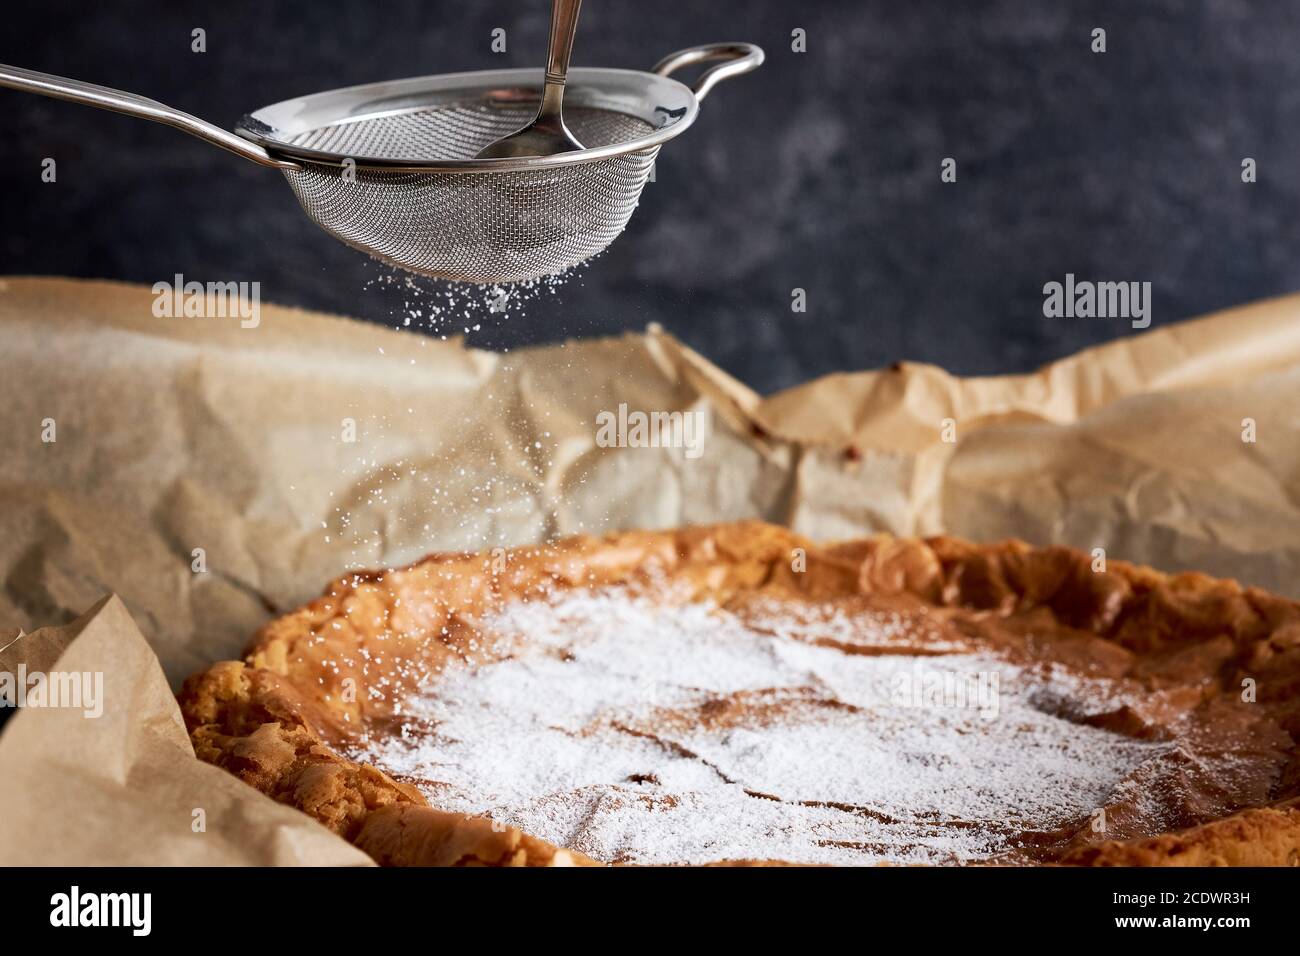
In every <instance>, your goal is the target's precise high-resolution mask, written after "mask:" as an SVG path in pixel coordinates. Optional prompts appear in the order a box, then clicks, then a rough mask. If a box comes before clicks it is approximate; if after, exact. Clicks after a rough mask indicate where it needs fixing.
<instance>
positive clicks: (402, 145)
mask: <svg viewBox="0 0 1300 956" xmlns="http://www.w3.org/2000/svg"><path fill="white" fill-rule="evenodd" d="M535 112H536V104H535V103H532V104H529V103H520V104H511V105H510V106H506V107H500V106H486V105H483V104H472V105H462V106H444V107H437V108H428V109H421V110H412V111H408V112H403V113H395V114H390V115H385V116H377V117H371V118H366V119H362V120H354V121H350V122H347V123H341V124H338V125H334V126H325V127H321V128H319V129H316V130H311V131H309V132H306V133H303V134H301V135H300V136H298V137H296V138H294V139H293V140H292V141H291V142H292V144H293V145H295V146H300V147H304V148H310V149H316V150H320V151H323V152H330V153H335V154H339V155H343V156H366V157H374V158H382V159H410V158H412V157H419V158H420V159H424V160H429V161H433V160H453V159H472V158H474V156H475V155H476V154H477V153H478V151H479V150H480V149H482V148H483V147H484V146H487V145H488V144H489V143H491V142H493V141H495V140H497V139H499V138H500V137H502V136H504V135H506V134H508V133H511V132H513V131H514V130H516V129H519V128H520V127H521V126H523V125H524V124H526V123H527V122H528V121H529V120H531V119H532V118H533V115H534V114H535ZM565 121H566V122H567V123H568V125H569V128H570V129H571V130H572V131H573V134H574V135H575V136H576V137H577V138H578V141H579V142H581V143H582V144H583V145H584V146H586V147H588V148H594V147H599V146H609V145H616V144H618V143H624V142H628V141H629V140H632V139H637V138H639V137H641V136H644V135H646V134H647V133H649V132H651V131H652V129H653V127H651V125H650V124H649V123H646V122H645V121H644V120H641V119H638V118H636V117H634V116H628V115H626V114H623V113H618V112H615V111H612V110H602V109H594V108H571V109H567V110H565ZM657 152H658V148H657V147H652V148H650V149H646V150H642V151H640V152H636V153H625V154H622V155H618V156H612V157H608V158H606V159H600V160H595V161H593V162H589V163H578V164H573V165H567V166H555V167H550V168H546V169H535V170H522V171H511V172H492V171H473V172H458V173H439V172H427V173H425V172H385V171H382V170H375V169H370V168H357V169H355V170H354V171H353V173H352V175H351V176H350V177H349V176H345V175H344V173H343V170H342V169H341V168H340V167H334V166H326V165H321V164H308V163H304V168H303V169H302V170H290V171H286V172H285V177H286V178H287V179H288V180H289V184H290V186H291V187H292V188H293V191H294V194H295V195H296V196H297V197H298V201H299V202H300V203H301V204H302V207H303V209H304V211H305V212H306V213H307V215H309V216H311V217H312V219H314V220H315V221H316V222H317V223H318V224H319V225H320V226H321V227H322V228H324V229H325V230H326V231H328V232H329V233H331V234H332V235H334V236H336V237H337V238H339V239H341V240H342V241H344V242H346V243H347V244H348V245H351V246H354V247H356V248H358V249H361V250H362V251H364V252H368V253H369V254H370V255H372V256H375V257H376V258H378V259H381V260H383V261H384V262H387V263H390V264H391V265H395V266H398V267H399V268H402V269H407V270H409V271H412V272H417V273H421V274H423V275H429V276H434V277H437V278H442V279H454V280H457V281H462V282H479V283H497V282H501V283H505V282H518V281H522V280H525V279H531V278H536V277H538V276H542V275H548V274H551V273H554V272H559V271H561V270H563V269H566V268H568V267H569V266H572V265H576V264H577V263H579V262H582V261H583V260H585V259H587V258H589V257H591V256H593V255H595V254H596V253H597V252H600V251H601V250H602V249H604V248H605V247H606V246H607V245H609V243H610V242H612V241H613V240H614V238H615V237H616V236H617V235H618V234H619V233H620V232H622V231H623V227H624V226H625V225H626V224H627V221H628V218H629V217H630V216H631V215H632V212H633V210H634V209H635V208H636V204H637V200H638V198H639V197H640V195H641V189H642V187H643V186H644V185H645V181H646V178H647V177H648V175H649V173H650V168H651V166H652V165H653V163H654V158H655V154H656V153H657Z"/></svg>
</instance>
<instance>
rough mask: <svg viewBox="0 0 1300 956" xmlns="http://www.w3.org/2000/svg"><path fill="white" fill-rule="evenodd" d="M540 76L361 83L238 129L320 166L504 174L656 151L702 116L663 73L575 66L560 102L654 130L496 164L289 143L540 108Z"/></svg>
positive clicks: (485, 74) (489, 73) (475, 74)
mask: <svg viewBox="0 0 1300 956" xmlns="http://www.w3.org/2000/svg"><path fill="white" fill-rule="evenodd" d="M542 78H543V71H542V70H537V69H511V70H477V71H472V72H464V73H442V74H437V75H433V76H420V77H410V78H407V79H401V80H386V81H382V82H378V83H365V84H361V85H359V86H350V87H343V88H341V89H336V90H327V91H325V92H321V93H313V94H310V95H308V96H303V97H297V98H295V99H290V100H283V101H281V102H279V103H273V104H271V105H269V106H264V107H262V108H261V109H259V110H257V111H255V112H253V113H250V114H248V115H247V116H245V117H243V119H241V120H240V121H239V124H238V125H237V126H236V128H235V132H236V133H238V134H239V135H240V136H242V137H243V138H245V139H248V140H251V141H252V142H254V143H257V144H258V145H260V146H262V147H263V148H265V149H266V150H267V151H268V152H271V153H273V154H274V155H276V156H280V157H286V158H292V159H296V160H301V161H305V162H308V163H312V164H314V165H317V166H342V165H343V164H344V162H345V161H351V162H352V163H354V164H355V166H356V168H358V169H369V170H379V171H386V172H424V173H505V172H518V171H526V170H542V169H555V168H560V167H566V166H577V165H583V164H586V163H594V162H599V161H601V160H604V159H610V158H612V157H615V156H624V155H627V154H629V153H639V152H642V151H644V150H649V149H656V148H658V147H659V146H662V145H663V144H664V143H666V142H668V141H669V140H670V139H672V138H674V137H675V136H677V135H679V134H680V133H683V132H685V131H686V130H687V129H688V128H689V127H690V126H691V124H692V123H694V122H695V119H696V117H697V116H698V115H699V101H698V98H697V97H696V95H695V93H694V92H692V90H691V89H690V87H688V86H686V85H684V84H683V83H680V82H678V81H677V80H674V79H672V78H670V77H667V76H661V75H657V74H654V73H645V72H642V71H639V70H620V69H604V68H599V69H598V68H591V67H578V68H574V69H572V70H570V71H569V82H568V85H567V86H566V89H565V104H566V105H571V106H573V107H576V108H588V109H602V110H607V111H609V112H615V113H622V114H624V115H627V116H631V117H633V118H635V119H640V120H642V121H643V122H646V123H647V124H649V125H651V126H654V127H655V128H654V129H653V130H652V131H651V132H649V133H647V134H645V135H644V136H639V137H637V138H635V139H631V140H627V141H625V142H621V143H613V144H610V145H607V146H599V147H593V148H589V149H582V150H574V151H571V152H566V153H558V154H555V155H552V156H524V157H506V158H499V159H439V160H422V159H419V158H416V157H400V156H399V157H384V156H364V155H355V154H344V153H336V152H331V151H326V150H319V149H312V148H309V147H303V146H297V145H295V144H294V143H293V142H292V140H293V139H294V138H296V137H299V136H302V135H304V134H306V133H310V132H314V131H316V130H319V129H322V128H324V127H327V126H340V125H345V124H349V123H359V122H366V121H372V120H376V119H383V118H387V117H391V116H399V115H404V114H408V113H417V112H421V111H425V110H430V109H437V108H439V107H440V106H441V107H448V108H450V107H453V106H463V105H465V104H466V103H479V104H483V105H487V106H491V105H500V106H518V105H520V104H521V103H528V104H533V103H537V102H538V101H539V98H540V92H541V86H542Z"/></svg>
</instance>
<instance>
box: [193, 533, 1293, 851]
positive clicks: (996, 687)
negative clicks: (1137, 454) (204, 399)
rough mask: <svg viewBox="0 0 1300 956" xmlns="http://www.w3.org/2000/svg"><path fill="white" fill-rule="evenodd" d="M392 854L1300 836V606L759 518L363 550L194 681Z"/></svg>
mask: <svg viewBox="0 0 1300 956" xmlns="http://www.w3.org/2000/svg"><path fill="white" fill-rule="evenodd" d="M180 700H181V705H182V710H183V712H184V714H185V717H186V721H187V724H188V726H189V728H190V734H191V739H192V741H193V743H194V746H195V751H196V753H197V754H198V756H199V757H200V758H201V759H204V760H208V761H210V762H213V763H216V764H218V765H220V766H223V767H225V768H226V769H228V770H230V771H231V772H233V773H235V774H236V775H238V776H240V777H241V778H242V779H244V780H245V781H246V782H248V783H249V784H251V785H252V786H255V787H257V788H258V789H260V790H262V791H263V792H264V793H267V794H268V795H270V796H272V797H273V798H275V799H277V800H280V801H282V802H285V803H289V804H291V805H293V806H296V807H298V808H299V809H301V810H303V811H304V812H306V813H309V814H311V815H312V816H314V817H315V818H316V819H317V820H319V821H320V822H321V823H323V824H324V825H326V826H327V827H329V828H331V829H332V830H334V831H335V832H336V833H339V834H340V835H341V836H343V837H344V838H346V839H348V840H350V841H351V842H353V843H354V844H356V845H357V846H358V847H360V848H361V849H362V850H364V851H366V852H367V853H369V854H370V855H371V856H372V857H374V858H375V859H376V860H377V861H379V862H381V863H389V864H397V865H453V864H462V865H574V864H576V865H590V864H596V863H641V864H703V863H717V862H751V861H757V862H765V861H772V862H792V863H813V864H818V863H821V864H850V865H852V864H872V863H890V864H965V863H1006V864H1032V863H1063V864H1092V865H1096V864H1103V865H1104V864H1119V865H1124V864H1129V865H1149V864H1159V863H1174V864H1180V863H1181V864H1188V865H1202V864H1255V865H1269V864H1280V865H1285V864H1294V863H1296V862H1297V861H1298V860H1300V806H1298V805H1297V800H1296V798H1297V796H1300V772H1298V768H1300V759H1298V756H1297V750H1296V746H1295V743H1294V741H1293V736H1292V735H1293V734H1294V733H1295V732H1296V731H1297V728H1298V727H1300V606H1297V605H1296V604H1295V603H1294V602H1291V601H1288V600H1285V599H1282V598H1279V597H1276V596H1273V595H1269V594H1267V593H1264V592H1261V591H1257V590H1253V589H1247V588H1242V587H1240V586H1239V585H1237V584H1235V583H1234V582H1230V581H1219V580H1215V579H1212V578H1209V577H1206V576H1204V575H1199V574H1183V575H1176V576H1167V575H1163V574H1160V573H1158V572H1155V571H1152V570H1150V569H1147V568H1140V567H1134V566H1130V565H1126V564H1123V563H1121V562H1110V564H1109V566H1108V567H1107V568H1105V569H1104V570H1100V569H1099V570H1094V568H1093V565H1092V559H1091V557H1090V556H1088V555H1084V554H1082V553H1081V552H1077V551H1073V550H1071V549H1067V548H1032V547H1030V546H1028V545H1025V544H1023V543H1020V542H1005V543H1001V544H997V545H986V546H981V545H973V544H969V543H967V542H963V541H959V540H956V539H951V538H933V539H928V540H925V541H921V540H899V539H894V538H890V537H886V536H881V537H876V538H871V539H865V540H861V541H852V542H843V543H839V544H832V545H816V544H813V543H812V542H809V541H807V540H805V539H802V538H800V537H799V536H797V535H794V534H792V533H791V532H789V531H786V530H784V529H781V528H777V527H774V526H771V525H765V524H760V523H754V522H746V523H738V524H731V525H720V526H713V527H703V528H688V529H682V530H678V531H669V532H627V533H621V534H616V535H611V536H608V537H606V538H603V539H596V538H589V537H577V538H570V539H565V540H563V541H560V542H557V543H555V544H551V545H546V546H539V547H534V548H519V549H514V550H510V551H502V550H500V549H497V550H496V551H493V552H484V553H482V554H437V555H433V556H431V557H429V558H427V559H425V560H423V561H421V562H419V563H417V564H415V565H413V566H411V567H409V568H405V569H398V570H390V571H384V572H367V573H363V574H353V575H348V576H346V577H343V578H340V579H338V580H337V581H335V582H333V583H332V584H331V585H330V586H329V588H328V589H327V591H326V593H325V595H324V596H322V597H321V598H319V599H317V600H316V601H314V602H312V603H311V604H309V605H307V606H306V607H304V608H302V609H300V610H298V611H295V612H293V613H291V614H289V615H286V616H285V617H282V618H280V619H278V620H276V621H274V622H272V623H271V624H270V625H268V626H267V627H266V628H264V629H263V630H262V631H261V632H260V633H259V634H258V635H257V636H256V638H255V639H254V640H253V642H252V644H251V645H250V647H249V649H248V652H247V654H246V655H245V658H244V660H242V661H238V662H234V661H227V662H221V663H218V664H215V665H213V666H212V667H210V668H209V669H208V670H207V671H205V672H203V673H201V674H197V675H195V676H193V677H191V678H190V679H189V680H188V681H187V682H186V684H185V686H184V688H183V689H182V692H181V694H180Z"/></svg>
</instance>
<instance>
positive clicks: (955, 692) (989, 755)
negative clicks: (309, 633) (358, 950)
mask: <svg viewBox="0 0 1300 956" xmlns="http://www.w3.org/2000/svg"><path fill="white" fill-rule="evenodd" d="M911 624H912V626H909V622H908V621H906V620H904V619H903V618H902V617H900V616H899V615H896V614H889V613H874V614H867V613H861V614H849V615H847V616H845V615H843V614H840V615H838V616H837V615H834V614H832V615H829V616H828V617H826V619H825V621H823V622H822V624H821V625H819V624H818V622H817V621H816V620H814V619H813V618H812V617H810V616H809V615H808V614H807V613H804V612H800V611H797V610H796V609H794V608H790V607H786V606H784V605H782V604H781V603H779V602H773V603H772V605H771V606H770V607H764V608H762V609H761V615H759V617H758V618H756V616H755V610H754V608H753V607H752V606H751V607H750V608H748V609H747V610H746V612H745V613H744V614H733V613H732V612H730V611H728V610H725V609H723V608H720V607H718V606H716V605H714V604H711V603H701V602H694V603H678V604H665V603H662V602H652V601H648V600H644V599H640V598H637V597H635V596H632V595H629V594H627V593H624V592H619V591H605V592H594V593H592V592H571V593H567V594H564V595H562V596H559V597H557V598H554V599H551V600H534V601H527V602H518V603H514V604H510V605H508V606H506V607H505V608H503V609H502V610H500V611H499V612H497V613H495V614H494V615H493V616H491V617H490V618H489V619H488V620H487V621H485V622H484V623H483V627H484V630H485V632H488V633H489V634H490V635H491V636H492V638H491V639H493V640H495V641H498V642H499V643H500V645H501V646H509V647H514V648H516V650H515V651H514V653H513V656H510V657H508V658H507V659H505V660H502V661H499V662H496V663H491V664H485V665H482V666H478V667H475V666H470V665H457V666H454V667H452V668H449V669H448V670H445V671H444V672H443V673H442V674H440V675H438V677H437V679H436V680H434V681H433V682H432V683H431V684H430V685H429V686H428V687H427V688H425V689H424V690H423V691H421V692H419V693H416V694H414V695H412V697H411V698H409V699H408V700H406V701H405V702H404V704H403V707H402V713H401V715H400V716H401V720H402V721H403V733H402V734H401V735H400V736H385V737H382V738H381V737H376V738H375V739H372V740H366V741H363V742H362V743H361V744H360V745H359V746H358V748H357V750H356V751H355V752H354V754H353V756H354V757H357V758H360V759H364V760H367V761H369V762H371V763H373V764H375V765H376V766H379V767H381V768H383V769H384V770H386V771H388V772H389V773H391V774H393V775H395V776H397V777H399V778H401V779H404V780H408V781H410V782H412V783H414V784H415V785H416V786H418V787H420V788H421V790H422V791H423V792H424V793H425V795H426V796H427V797H428V798H429V801H430V802H431V803H432V804H433V805H434V806H437V807H441V808H443V809H447V810H454V811H458V812H463V813H471V814H484V815H487V816H489V817H491V818H492V819H493V820H496V821H499V822H501V823H504V824H509V825H513V826H518V827H520V828H521V829H523V830H524V831H526V832H528V833H531V834H533V835H534V836H538V837H541V838H543V839H545V840H549V841H551V842H552V843H555V844H558V845H562V846H567V847H570V848H573V849H576V850H579V851H581V852H583V853H586V854H588V855H590V856H592V857H595V858H596V859H598V860H603V861H607V862H636V863H652V864H653V863H703V862H709V861H714V860H725V859H783V860H789V861H793V862H801V863H834V864H861V863H874V862H893V863H960V862H967V861H973V860H979V859H987V858H990V857H994V856H997V855H999V854H1001V853H1005V852H1006V851H1007V850H1008V849H1009V848H1010V840H1011V839H1012V837H1013V836H1014V834H1016V833H1017V832H1019V831H1024V830H1034V831H1041V830H1050V829H1053V828H1055V827H1059V826H1062V825H1065V824H1067V823H1069V822H1071V821H1077V820H1079V819H1080V818H1081V817H1086V816H1087V815H1088V814H1089V813H1090V812H1092V811H1093V810H1094V809H1095V808H1096V807H1098V806H1101V805H1103V804H1104V803H1105V802H1106V801H1107V800H1108V799H1109V798H1110V797H1111V796H1112V794H1113V793H1114V792H1115V791H1116V790H1117V789H1118V788H1121V787H1122V786H1123V784H1124V781H1125V779H1126V778H1127V777H1128V776H1129V775H1130V774H1132V773H1133V772H1134V771H1135V770H1137V769H1138V768H1139V767H1141V766H1142V765H1144V764H1145V763H1148V762H1150V761H1152V760H1156V759H1158V758H1159V757H1160V755H1161V754H1162V753H1164V752H1165V751H1167V750H1168V747H1169V745H1168V744H1163V743H1153V742H1147V741H1137V740H1131V739H1128V738H1126V737H1124V736H1121V735H1119V734H1114V733H1110V732H1108V731H1105V730H1099V729H1096V728H1094V727H1089V726H1085V725H1081V724H1078V723H1073V722H1070V721H1068V720H1065V719H1063V718H1061V717H1058V716H1055V715H1054V714H1052V713H1049V712H1045V711H1044V710H1042V709H1040V708H1039V707H1037V706H1035V705H1034V695H1035V693H1038V692H1040V691H1041V677H1040V676H1034V675H1031V674H1030V673H1029V672H1028V671H1024V670H1021V669H1020V668H1018V667H1016V666H1014V665H1012V664H1011V663H1009V662H1008V661H1007V660H1005V659H1002V658H1000V657H997V656H995V655H993V654H990V653H975V652H971V651H969V650H964V651H963V650H958V649H954V648H953V647H952V646H951V645H950V644H945V643H944V642H943V640H942V639H941V638H940V637H939V636H937V635H936V636H934V644H933V646H927V647H925V648H924V651H925V652H927V653H929V654H931V655H934V656H924V657H919V656H916V653H915V651H917V650H918V648H917V647H916V644H917V633H918V628H917V627H916V626H915V622H914V621H913V622H911ZM919 633H922V634H924V629H923V628H922V629H920V631H919ZM822 638H830V639H831V640H833V641H835V642H837V644H838V645H839V646H826V644H824V643H819V641H820V639H822ZM922 640H924V638H922ZM845 645H852V646H855V647H863V648H870V649H871V650H870V652H861V653H845V652H844V650H843V649H842V648H843V646H845ZM891 647H892V648H894V651H892V652H891V650H890V649H891ZM1088 683H1089V681H1088V680H1086V679H1076V680H1074V682H1073V685H1072V688H1071V690H1072V693H1073V694H1075V695H1079V694H1086V693H1090V692H1092V691H1090V690H1089V687H1088V686H1087V684H1088ZM1092 683H1095V684H1097V685H1098V686H1097V687H1096V688H1094V689H1093V690H1095V692H1096V693H1097V694H1099V695H1103V696H1104V695H1106V694H1110V693H1113V688H1110V687H1108V686H1106V682H1102V681H1097V682H1092Z"/></svg>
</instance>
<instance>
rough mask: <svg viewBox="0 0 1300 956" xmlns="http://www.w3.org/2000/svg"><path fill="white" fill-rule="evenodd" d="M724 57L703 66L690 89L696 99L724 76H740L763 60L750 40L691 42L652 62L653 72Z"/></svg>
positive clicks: (665, 73)
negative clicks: (701, 71) (709, 65)
mask: <svg viewBox="0 0 1300 956" xmlns="http://www.w3.org/2000/svg"><path fill="white" fill-rule="evenodd" d="M715 60H723V61H725V62H722V63H719V64H718V65H717V66H715V67H713V68H712V69H709V70H705V71H704V72H703V73H701V74H700V76H699V79H697V80H696V81H695V85H694V86H693V87H691V89H692V90H693V91H694V93H695V99H696V100H702V99H704V97H705V96H707V95H708V93H709V90H711V89H713V88H714V87H715V86H717V85H718V83H720V82H721V81H723V80H728V79H730V78H731V77H733V76H740V75H741V74H742V73H748V72H750V71H751V70H756V69H758V68H759V67H760V66H761V65H762V64H763V50H762V49H761V48H760V47H757V46H755V45H754V44H752V43H709V44H706V45H705V46H693V47H690V48H688V49H685V50H678V51H677V52H676V53H669V54H668V55H667V56H666V57H664V58H663V59H662V60H660V61H659V62H658V63H656V64H655V65H654V69H653V70H652V71H651V72H653V73H658V74H659V75H660V76H672V75H673V74H674V73H676V72H677V71H678V70H680V69H681V68H682V67H685V66H693V65H694V64H696V63H712V62H713V61H715Z"/></svg>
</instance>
